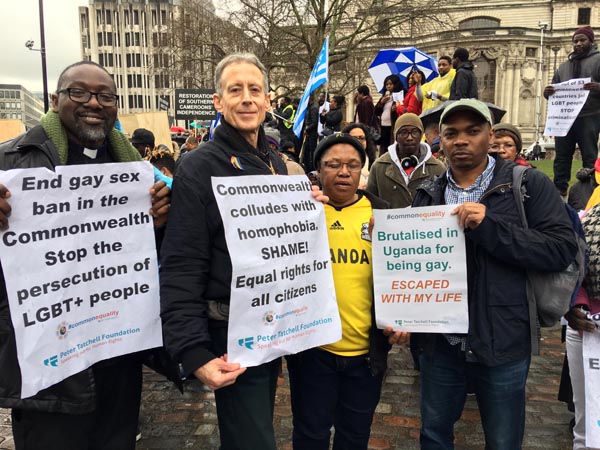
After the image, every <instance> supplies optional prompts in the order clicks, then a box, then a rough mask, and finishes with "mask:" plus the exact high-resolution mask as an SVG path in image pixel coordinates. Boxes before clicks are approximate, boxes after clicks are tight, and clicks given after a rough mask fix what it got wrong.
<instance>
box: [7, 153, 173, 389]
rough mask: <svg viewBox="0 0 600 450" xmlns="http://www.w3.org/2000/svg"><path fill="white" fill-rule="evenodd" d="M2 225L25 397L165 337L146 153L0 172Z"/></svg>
mask: <svg viewBox="0 0 600 450" xmlns="http://www.w3.org/2000/svg"><path fill="white" fill-rule="evenodd" d="M0 183H2V184H4V185H5V186H6V187H7V188H8V189H9V190H10V192H11V197H10V199H9V203H10V205H11V207H12V213H11V216H10V218H9V228H8V230H5V231H3V232H1V233H0V258H1V260H2V268H3V270H4V276H5V279H6V290H7V292H8V301H9V305H10V314H11V319H12V323H13V327H14V330H15V337H16V344H17V355H18V359H19V367H20V368H21V375H22V390H21V397H22V398H26V397H30V396H32V395H34V394H36V393H37V392H39V391H40V390H42V389H44V388H47V387H49V386H52V385H53V384H56V383H58V382H59V381H61V380H63V379H65V378H67V377H69V376H70V375H73V374H76V373H78V372H81V371H82V370H84V369H86V368H88V367H90V366H91V365H92V364H94V363H95V362H97V361H101V360H104V359H107V358H112V357H114V356H119V355H123V354H127V353H132V352H136V351H139V350H144V349H148V348H153V347H159V346H161V345H162V334H161V327H160V317H159V309H160V307H159V295H158V269H157V261H156V246H155V242H154V227H153V224H152V217H150V215H149V214H148V211H149V210H150V206H151V205H150V194H149V190H150V188H151V187H152V184H153V172H152V166H151V165H150V163H148V162H133V163H121V164H101V165H95V164H94V165H78V166H58V167H57V168H56V172H52V171H50V170H48V169H45V168H37V169H15V170H9V171H6V172H0Z"/></svg>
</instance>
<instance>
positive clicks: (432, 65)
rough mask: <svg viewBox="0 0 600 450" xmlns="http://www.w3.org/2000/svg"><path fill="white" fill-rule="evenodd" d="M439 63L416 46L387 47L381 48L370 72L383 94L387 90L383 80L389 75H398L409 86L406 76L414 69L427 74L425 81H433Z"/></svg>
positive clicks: (436, 74) (370, 67)
mask: <svg viewBox="0 0 600 450" xmlns="http://www.w3.org/2000/svg"><path fill="white" fill-rule="evenodd" d="M437 64H438V61H437V59H435V58H434V57H433V56H429V55H428V54H427V53H425V52H422V51H421V50H419V49H418V48H415V47H404V48H394V49H386V50H379V53H377V56H376V57H375V59H374V60H373V62H372V63H371V65H370V66H369V73H370V74H371V78H373V81H374V82H375V86H376V87H377V90H379V92H381V93H382V94H383V92H384V91H385V86H384V85H383V80H385V78H386V77H387V76H388V75H392V74H396V75H398V76H399V77H400V79H401V80H402V82H403V83H404V85H405V86H406V87H408V83H407V81H406V78H407V77H408V75H409V74H410V73H411V72H412V71H413V70H415V69H416V70H420V71H422V72H423V73H424V74H425V81H431V80H432V79H434V78H435V77H437V76H438V69H437Z"/></svg>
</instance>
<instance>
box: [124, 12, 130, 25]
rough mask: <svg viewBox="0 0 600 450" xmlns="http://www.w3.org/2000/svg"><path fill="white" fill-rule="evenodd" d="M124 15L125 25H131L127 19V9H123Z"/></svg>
mask: <svg viewBox="0 0 600 450" xmlns="http://www.w3.org/2000/svg"><path fill="white" fill-rule="evenodd" d="M124 16H125V25H131V22H130V21H129V11H124Z"/></svg>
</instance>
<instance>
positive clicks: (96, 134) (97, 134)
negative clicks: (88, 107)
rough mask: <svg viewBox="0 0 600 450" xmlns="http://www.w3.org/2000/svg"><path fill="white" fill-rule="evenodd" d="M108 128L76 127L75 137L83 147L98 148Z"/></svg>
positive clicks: (106, 134)
mask: <svg viewBox="0 0 600 450" xmlns="http://www.w3.org/2000/svg"><path fill="white" fill-rule="evenodd" d="M107 136H108V130H105V129H89V128H88V129H84V128H78V129H77V139H79V142H80V143H81V145H83V146H84V147H85V148H89V149H92V150H96V149H98V148H99V147H100V146H101V145H102V144H103V143H104V141H105V140H106V137H107Z"/></svg>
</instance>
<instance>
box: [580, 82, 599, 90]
mask: <svg viewBox="0 0 600 450" xmlns="http://www.w3.org/2000/svg"><path fill="white" fill-rule="evenodd" d="M583 88H584V89H585V90H586V91H600V83H596V82H595V81H590V82H589V83H585V84H584V85H583Z"/></svg>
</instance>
